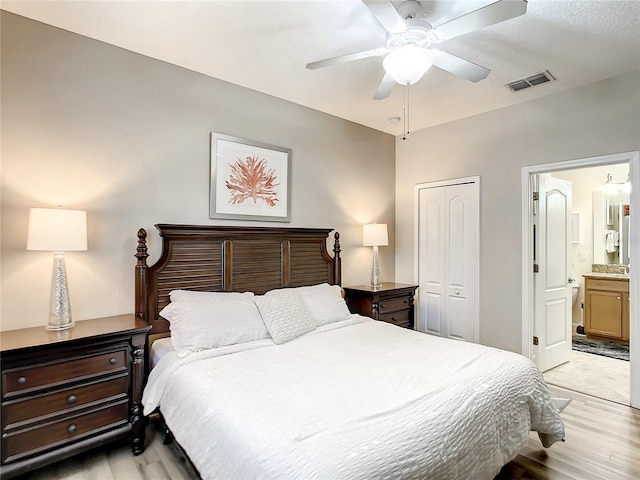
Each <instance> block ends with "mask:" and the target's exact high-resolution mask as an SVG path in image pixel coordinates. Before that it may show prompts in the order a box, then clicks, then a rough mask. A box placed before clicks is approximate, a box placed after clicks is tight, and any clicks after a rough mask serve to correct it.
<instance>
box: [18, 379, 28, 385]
mask: <svg viewBox="0 0 640 480" xmlns="http://www.w3.org/2000/svg"><path fill="white" fill-rule="evenodd" d="M18 383H19V384H20V385H24V384H25V383H27V378H26V377H18Z"/></svg>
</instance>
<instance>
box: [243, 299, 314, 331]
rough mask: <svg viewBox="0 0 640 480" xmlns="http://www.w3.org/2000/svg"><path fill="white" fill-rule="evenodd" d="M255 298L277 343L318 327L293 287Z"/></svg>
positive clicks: (263, 318)
mask: <svg viewBox="0 0 640 480" xmlns="http://www.w3.org/2000/svg"><path fill="white" fill-rule="evenodd" d="M254 300H255V303H256V305H257V306H258V309H259V310H260V315H262V320H264V323H265V325H266V326H267V329H268V330H269V333H270V334H271V338H272V339H273V341H274V342H276V343H285V342H288V341H289V340H293V339H294V338H298V337H299V336H301V335H304V334H305V333H308V332H310V331H311V330H313V329H315V328H316V327H315V324H314V322H313V317H312V316H311V314H310V313H309V311H308V310H307V307H305V305H304V303H303V301H302V299H301V298H300V297H299V296H298V294H297V292H296V291H295V289H293V288H282V289H279V290H271V291H270V292H267V293H265V294H264V295H262V296H256V297H255V299H254Z"/></svg>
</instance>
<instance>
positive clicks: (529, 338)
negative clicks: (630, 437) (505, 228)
mask: <svg viewBox="0 0 640 480" xmlns="http://www.w3.org/2000/svg"><path fill="white" fill-rule="evenodd" d="M615 163H629V178H630V180H631V185H632V187H633V189H632V191H631V195H630V200H629V204H630V206H631V207H630V208H631V211H633V212H638V215H639V216H640V152H639V151H631V152H624V153H617V154H613V155H603V156H598V157H590V158H581V159H577V160H568V161H562V162H555V163H544V164H540V165H532V166H529V167H523V168H522V354H523V355H524V356H525V357H527V358H532V354H533V353H534V346H533V307H534V303H533V285H534V283H533V238H532V237H533V235H532V232H531V229H530V227H529V226H530V225H531V222H532V217H533V195H532V190H531V185H532V181H531V179H532V176H533V175H536V174H541V173H550V172H554V171H558V170H571V169H579V168H585V167H596V166H604V165H611V164H615ZM638 223H640V222H639V219H638V217H636V220H635V221H634V217H631V225H632V226H631V227H630V232H631V235H630V236H631V239H630V242H631V245H630V247H631V257H630V258H631V259H632V260H631V262H632V263H635V264H636V265H635V268H631V269H630V274H631V275H630V279H629V295H630V296H631V298H634V299H639V298H640V234H639V233H638V232H639V230H640V229H638V228H637V227H636V225H637V224H638ZM629 332H630V335H629V336H630V339H629V360H630V367H631V398H630V403H631V406H632V407H634V408H640V303H639V302H638V301H637V300H635V301H633V302H630V304H629Z"/></svg>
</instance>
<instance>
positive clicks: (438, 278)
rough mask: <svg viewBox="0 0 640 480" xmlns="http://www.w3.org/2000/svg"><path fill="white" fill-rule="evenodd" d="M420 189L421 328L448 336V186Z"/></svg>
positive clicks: (419, 281)
mask: <svg viewBox="0 0 640 480" xmlns="http://www.w3.org/2000/svg"><path fill="white" fill-rule="evenodd" d="M419 192H420V193H419V209H418V210H419V212H420V213H419V220H418V223H419V227H418V229H419V232H420V233H419V235H418V242H419V258H418V259H417V261H418V262H419V279H418V284H419V302H418V330H420V331H422V332H426V333H432V334H434V335H440V336H445V335H446V330H445V325H444V308H445V301H444V297H445V282H444V277H445V266H446V231H445V228H444V225H445V223H446V219H445V215H446V213H445V207H446V196H445V188H423V189H420V191H419ZM427 252H428V254H427Z"/></svg>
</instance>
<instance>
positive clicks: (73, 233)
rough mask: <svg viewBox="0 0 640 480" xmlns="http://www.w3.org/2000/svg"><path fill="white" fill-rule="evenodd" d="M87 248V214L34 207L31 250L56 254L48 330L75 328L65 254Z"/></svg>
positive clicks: (30, 214) (29, 241)
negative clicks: (70, 303)
mask: <svg viewBox="0 0 640 480" xmlns="http://www.w3.org/2000/svg"><path fill="white" fill-rule="evenodd" d="M86 249H87V212H84V211H81V210H64V209H62V208H32V209H31V211H30V213H29V236H28V240H27V250H46V251H51V252H53V285H52V288H51V309H50V313H49V322H48V324H47V329H48V330H64V329H67V328H71V327H72V326H73V320H72V319H71V308H70V305H69V288H68V286H67V272H66V267H65V262H64V252H71V251H81V250H86Z"/></svg>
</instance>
